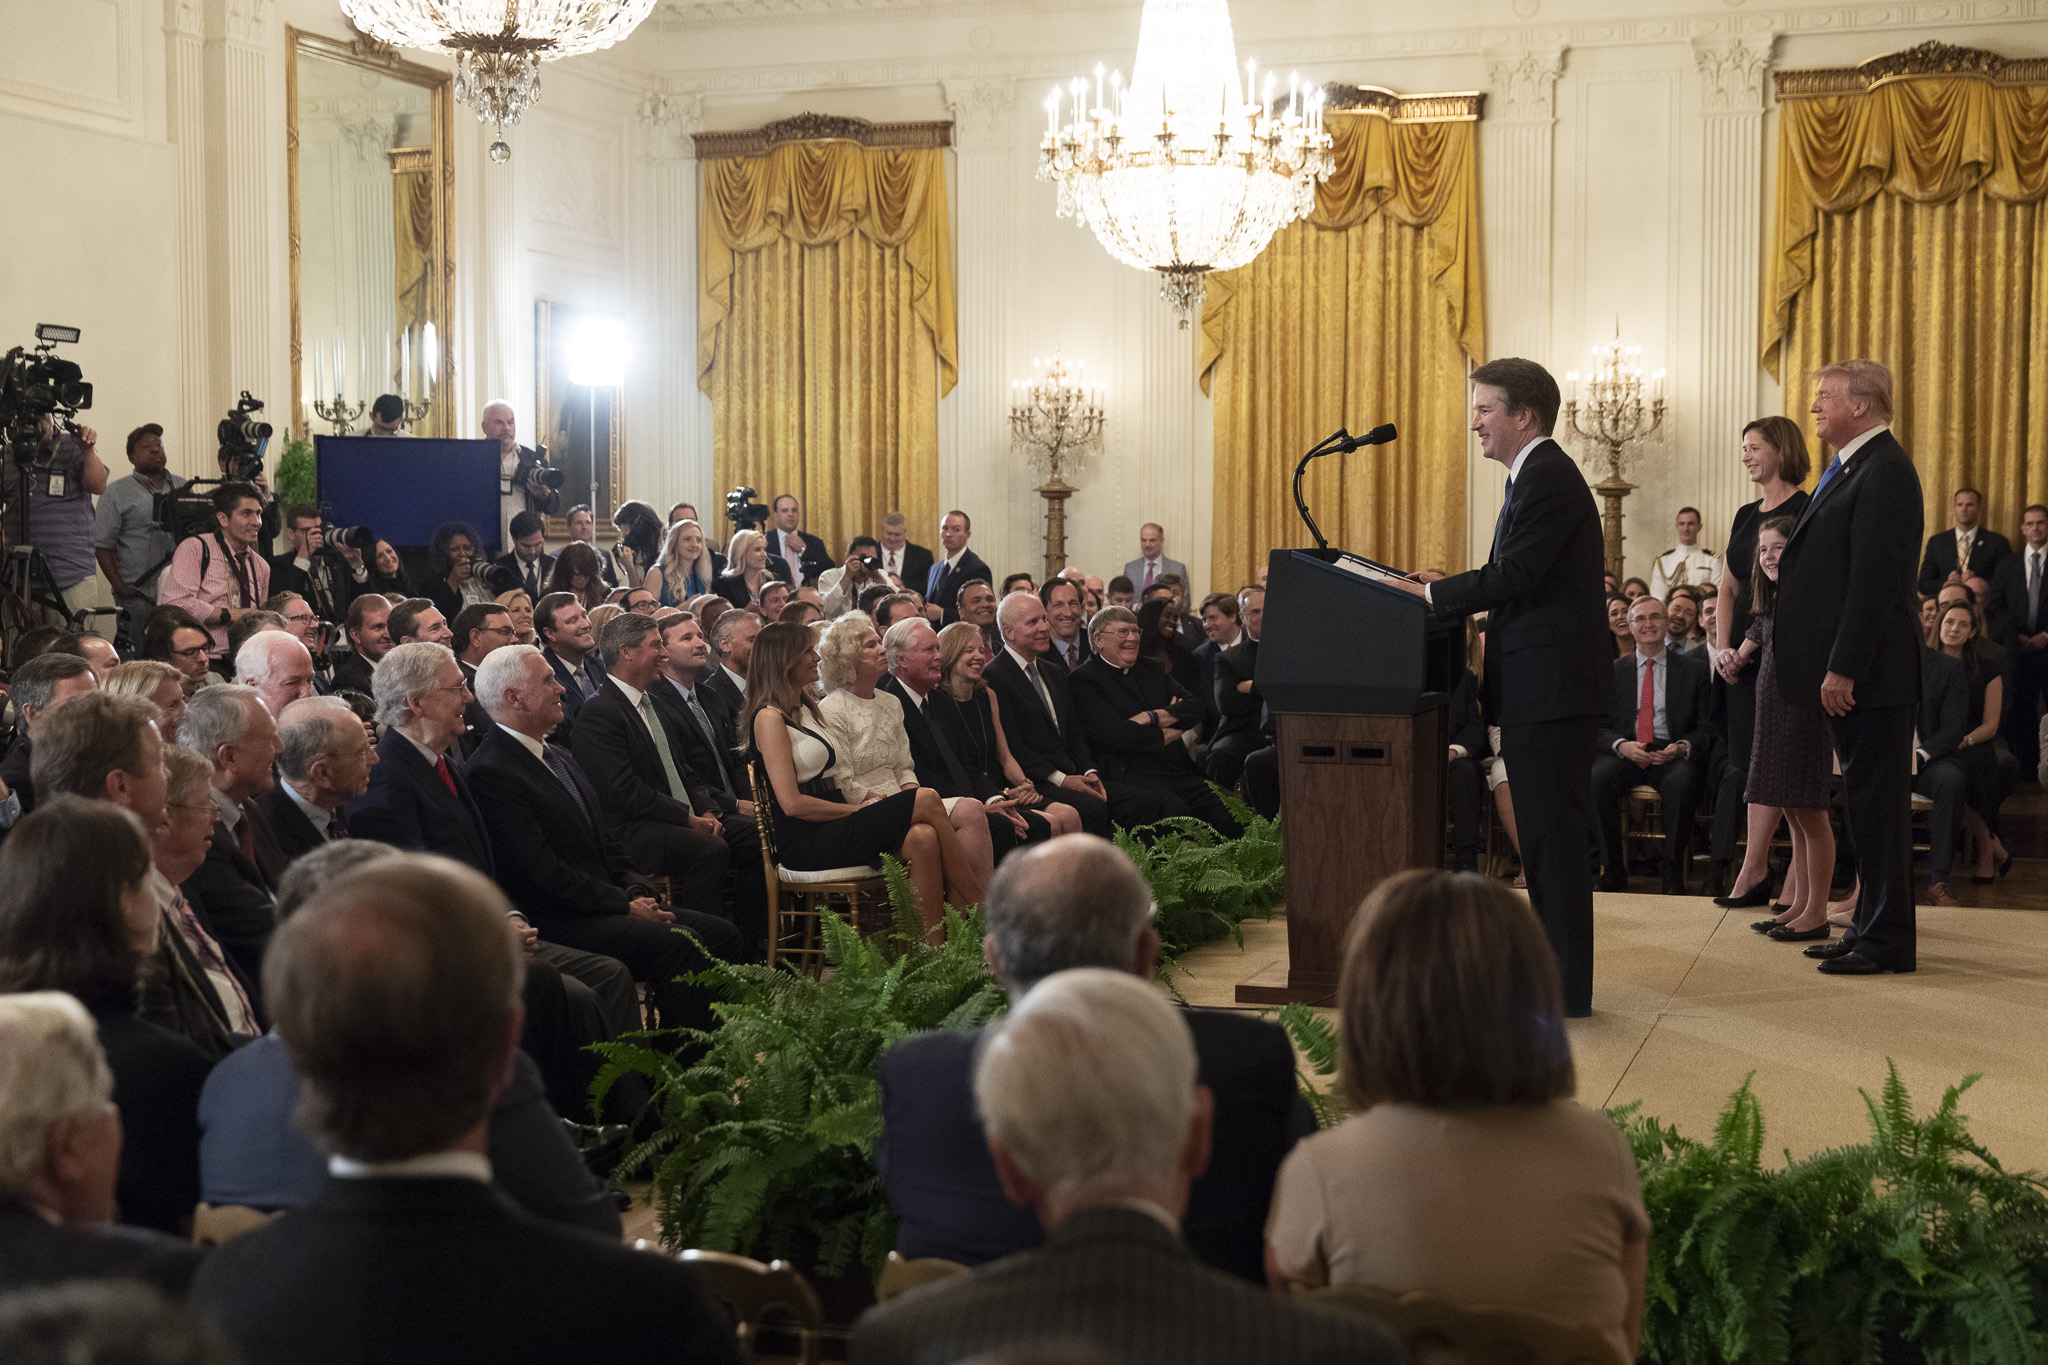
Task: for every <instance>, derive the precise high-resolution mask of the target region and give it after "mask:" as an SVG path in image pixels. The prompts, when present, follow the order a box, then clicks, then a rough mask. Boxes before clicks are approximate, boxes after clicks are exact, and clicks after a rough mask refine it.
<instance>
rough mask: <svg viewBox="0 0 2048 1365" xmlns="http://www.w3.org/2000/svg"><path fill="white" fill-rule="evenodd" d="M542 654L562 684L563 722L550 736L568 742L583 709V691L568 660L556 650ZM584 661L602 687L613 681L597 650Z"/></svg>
mask: <svg viewBox="0 0 2048 1365" xmlns="http://www.w3.org/2000/svg"><path fill="white" fill-rule="evenodd" d="M540 656H541V658H543V659H546V660H547V661H548V667H549V668H550V669H552V670H554V674H555V681H556V682H558V683H560V684H561V685H562V723H561V724H560V725H558V726H556V727H555V732H554V734H552V735H550V736H548V738H549V739H551V740H553V741H554V742H555V743H556V744H567V743H568V742H569V731H570V729H571V728H573V727H574V726H575V724H576V713H577V712H578V711H581V710H582V709H583V691H582V689H581V688H579V687H577V686H576V676H575V674H573V673H571V672H570V671H569V661H568V660H566V659H564V658H563V657H562V656H561V655H559V654H557V653H555V651H554V650H552V649H546V648H543V649H542V650H541V652H540ZM583 662H584V663H586V664H588V665H589V667H590V671H591V672H592V673H594V674H596V675H597V685H598V687H599V688H600V689H602V688H603V687H604V685H605V684H606V683H608V682H610V681H611V675H610V674H609V673H606V672H605V671H604V660H603V659H600V658H598V657H597V651H596V650H594V649H593V650H591V651H590V653H589V654H587V655H585V656H584V659H583Z"/></svg>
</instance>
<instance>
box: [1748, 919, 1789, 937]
mask: <svg viewBox="0 0 2048 1365" xmlns="http://www.w3.org/2000/svg"><path fill="white" fill-rule="evenodd" d="M1749 927H1750V928H1752V929H1754V930H1756V931H1757V932H1758V933H1759V934H1768V933H1770V932H1771V930H1773V929H1778V928H1782V927H1784V921H1783V920H1775V919H1757V920H1751V921H1750V922H1749Z"/></svg>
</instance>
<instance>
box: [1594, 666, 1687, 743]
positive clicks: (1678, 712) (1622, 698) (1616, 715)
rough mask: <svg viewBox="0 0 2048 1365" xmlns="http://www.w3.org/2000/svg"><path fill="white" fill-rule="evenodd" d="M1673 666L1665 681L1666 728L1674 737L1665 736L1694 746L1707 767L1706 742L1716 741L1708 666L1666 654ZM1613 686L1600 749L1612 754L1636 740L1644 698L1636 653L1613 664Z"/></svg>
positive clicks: (1675, 741)
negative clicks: (1624, 742)
mask: <svg viewBox="0 0 2048 1365" xmlns="http://www.w3.org/2000/svg"><path fill="white" fill-rule="evenodd" d="M1664 657H1665V659H1666V660H1668V661H1669V663H1670V671H1669V672H1668V673H1666V675H1665V678H1664V724H1665V726H1666V728H1667V729H1669V730H1670V731H1671V733H1670V734H1669V735H1668V736H1666V738H1668V739H1670V740H1671V741H1672V742H1673V743H1674V744H1675V743H1677V742H1679V741H1681V740H1682V741H1684V742H1685V743H1687V744H1690V745H1691V746H1692V757H1693V758H1694V759H1696V760H1697V761H1699V762H1701V763H1704V762H1706V760H1707V742H1708V741H1709V740H1710V739H1712V738H1713V728H1712V726H1711V725H1710V723H1709V711H1710V705H1711V704H1710V702H1709V699H1708V695H1707V693H1708V686H1707V684H1708V678H1707V666H1706V665H1705V664H1703V663H1701V662H1700V661H1699V660H1698V659H1689V658H1687V657H1686V656H1685V655H1683V654H1674V653H1672V652H1671V651H1670V650H1668V649H1667V650H1665V651H1664ZM1613 667H1614V682H1613V685H1612V686H1611V687H1610V689H1609V693H1610V696H1609V701H1608V707H1607V726H1606V728H1605V729H1603V730H1602V731H1601V732H1600V748H1601V751H1602V752H1604V753H1612V752H1613V751H1614V746H1615V744H1616V743H1617V742H1618V741H1620V740H1624V739H1634V738H1635V737H1636V708H1637V707H1638V706H1639V705H1640V704H1641V702H1642V698H1643V692H1642V688H1643V679H1642V675H1641V674H1640V673H1639V672H1637V671H1636V656H1635V654H1634V653H1633V652H1631V653H1628V654H1624V655H1622V656H1621V657H1620V658H1619V659H1616V660H1615V661H1614V665H1613Z"/></svg>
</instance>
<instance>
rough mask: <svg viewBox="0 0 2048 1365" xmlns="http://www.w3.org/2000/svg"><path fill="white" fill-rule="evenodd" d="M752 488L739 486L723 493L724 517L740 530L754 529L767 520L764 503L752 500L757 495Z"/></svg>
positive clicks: (766, 509)
mask: <svg viewBox="0 0 2048 1365" xmlns="http://www.w3.org/2000/svg"><path fill="white" fill-rule="evenodd" d="M759 496H760V494H758V493H756V492H755V491H754V490H753V489H751V488H747V487H744V486H742V487H739V488H735V489H733V490H732V492H730V493H727V494H726V495H725V519H726V520H727V521H729V522H731V523H732V524H733V526H734V527H735V528H736V529H738V530H741V531H756V530H759V529H760V528H761V526H762V525H763V524H764V523H766V522H767V520H768V507H767V504H765V503H759V502H755V501H753V499H755V498H757V497H759Z"/></svg>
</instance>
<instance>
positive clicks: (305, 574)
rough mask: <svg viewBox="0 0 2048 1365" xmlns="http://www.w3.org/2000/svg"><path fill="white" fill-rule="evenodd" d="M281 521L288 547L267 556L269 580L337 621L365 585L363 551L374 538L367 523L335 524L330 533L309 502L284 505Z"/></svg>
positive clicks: (325, 618) (324, 617)
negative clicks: (355, 524)
mask: <svg viewBox="0 0 2048 1365" xmlns="http://www.w3.org/2000/svg"><path fill="white" fill-rule="evenodd" d="M284 525H285V534H287V535H289V536H290V537H291V541H292V548H291V549H290V550H289V551H287V552H286V553H284V554H280V555H273V556H271V558H270V582H271V586H272V587H273V588H274V589H275V590H276V591H278V592H295V593H297V594H298V595H299V596H301V597H303V598H305V599H306V603H307V605H308V606H310V607H312V608H313V614H314V615H316V616H318V617H319V618H320V619H321V620H322V621H325V622H327V623H328V624H329V625H332V626H339V625H340V624H341V623H342V620H343V618H344V617H345V616H346V615H347V614H348V604H349V603H350V602H351V601H353V600H354V599H355V595H356V594H357V593H359V592H364V591H367V590H368V588H369V583H370V571H369V566H368V565H367V564H365V563H364V562H363V556H364V554H365V552H367V551H368V550H369V549H370V548H371V547H372V546H374V545H375V544H376V539H375V537H374V536H372V535H371V533H370V530H369V528H368V527H366V526H346V527H337V528H335V529H334V530H333V532H332V537H331V539H330V533H329V530H328V528H327V526H326V525H325V523H324V522H323V520H322V518H321V516H320V509H319V508H317V507H315V506H313V505H312V504H311V503H303V502H302V503H297V504H294V505H293V506H291V507H288V508H286V509H285V513H284Z"/></svg>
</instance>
